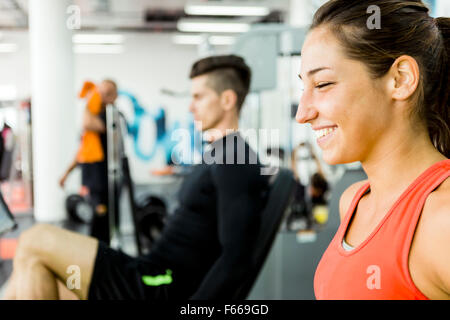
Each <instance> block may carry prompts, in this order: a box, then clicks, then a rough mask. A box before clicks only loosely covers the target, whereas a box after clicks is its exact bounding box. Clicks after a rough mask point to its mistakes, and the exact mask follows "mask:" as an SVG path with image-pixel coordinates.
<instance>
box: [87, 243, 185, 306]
mask: <svg viewBox="0 0 450 320" xmlns="http://www.w3.org/2000/svg"><path fill="white" fill-rule="evenodd" d="M153 260H154V259H153ZM182 278H183V276H182V275H181V274H179V273H177V272H176V271H174V270H172V269H169V268H167V267H163V266H161V265H160V264H158V263H156V262H155V261H152V259H150V258H147V257H142V258H134V257H131V256H129V255H127V254H125V253H123V252H121V251H118V250H114V249H111V248H109V247H108V246H107V245H106V244H105V243H103V242H102V241H100V242H99V246H98V251H97V257H96V259H95V265H94V271H93V274H92V279H91V283H90V287H89V293H88V300H152V301H158V300H159V301H167V300H169V299H171V300H172V299H187V298H189V296H190V294H192V288H190V287H191V286H190V285H189V284H187V283H185V282H184V281H183V280H182ZM183 283H185V285H183Z"/></svg>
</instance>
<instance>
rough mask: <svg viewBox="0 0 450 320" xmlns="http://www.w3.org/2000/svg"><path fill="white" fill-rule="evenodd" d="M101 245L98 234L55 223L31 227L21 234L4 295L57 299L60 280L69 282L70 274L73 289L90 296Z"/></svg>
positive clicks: (81, 294) (83, 297) (83, 296)
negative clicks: (74, 230) (85, 234)
mask: <svg viewBox="0 0 450 320" xmlns="http://www.w3.org/2000/svg"><path fill="white" fill-rule="evenodd" d="M97 247H98V241H97V240H96V239H94V238H91V237H87V236H83V235H80V234H77V233H74V232H71V231H68V230H64V229H61V228H58V227H55V226H52V225H44V224H42V225H36V226H34V227H32V228H30V229H29V230H27V231H25V232H24V233H23V234H22V235H21V236H20V238H19V244H18V247H17V252H16V255H15V257H14V262H13V274H12V276H11V278H10V280H9V282H8V288H7V289H6V292H5V297H4V298H5V299H7V298H16V299H57V298H59V293H58V287H61V285H58V282H57V281H58V280H59V281H60V282H62V283H63V284H64V285H66V284H67V280H68V279H69V277H70V279H69V283H71V284H73V285H74V286H75V287H74V288H73V289H72V288H71V289H72V290H71V291H72V292H73V293H74V294H75V295H76V296H78V298H80V299H87V296H88V290H89V285H90V283H91V278H92V272H93V269H94V264H95V257H96V255H97ZM78 279H79V284H80V287H78V288H77V284H78V282H77V281H78ZM66 293H67V292H66Z"/></svg>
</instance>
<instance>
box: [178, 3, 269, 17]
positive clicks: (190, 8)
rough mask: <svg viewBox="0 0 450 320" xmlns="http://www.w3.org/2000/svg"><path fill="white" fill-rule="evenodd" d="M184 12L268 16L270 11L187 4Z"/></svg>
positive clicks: (257, 7) (259, 8)
mask: <svg viewBox="0 0 450 320" xmlns="http://www.w3.org/2000/svg"><path fill="white" fill-rule="evenodd" d="M184 12H186V13H187V14H190V15H202V16H267V15H268V14H269V13H270V10H269V8H267V7H263V6H248V5H247V6H242V5H207V4H187V5H186V6H185V7H184Z"/></svg>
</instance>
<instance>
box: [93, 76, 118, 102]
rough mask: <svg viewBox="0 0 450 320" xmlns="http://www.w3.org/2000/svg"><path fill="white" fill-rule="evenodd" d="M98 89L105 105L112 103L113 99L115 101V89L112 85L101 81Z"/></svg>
mask: <svg viewBox="0 0 450 320" xmlns="http://www.w3.org/2000/svg"><path fill="white" fill-rule="evenodd" d="M98 91H99V92H100V94H101V96H102V102H103V103H104V104H105V105H108V104H113V103H114V101H116V98H117V89H116V88H115V86H114V85H112V84H111V83H109V82H107V81H103V82H101V83H100V85H99V86H98Z"/></svg>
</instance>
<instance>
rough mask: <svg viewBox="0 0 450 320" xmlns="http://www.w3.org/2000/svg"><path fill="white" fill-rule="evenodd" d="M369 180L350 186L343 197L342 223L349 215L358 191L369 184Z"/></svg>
mask: <svg viewBox="0 0 450 320" xmlns="http://www.w3.org/2000/svg"><path fill="white" fill-rule="evenodd" d="M367 181H368V180H362V181H358V182H355V183H354V184H352V185H350V186H349V187H348V188H347V189H345V191H344V192H343V193H342V195H341V199H340V200H339V215H340V216H341V221H342V220H343V219H344V217H345V215H346V214H347V211H348V208H349V207H350V204H351V203H352V200H353V198H354V197H355V195H356V193H357V192H358V190H359V189H360V188H361V187H362V186H363V185H364V184H366V183H367Z"/></svg>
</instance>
